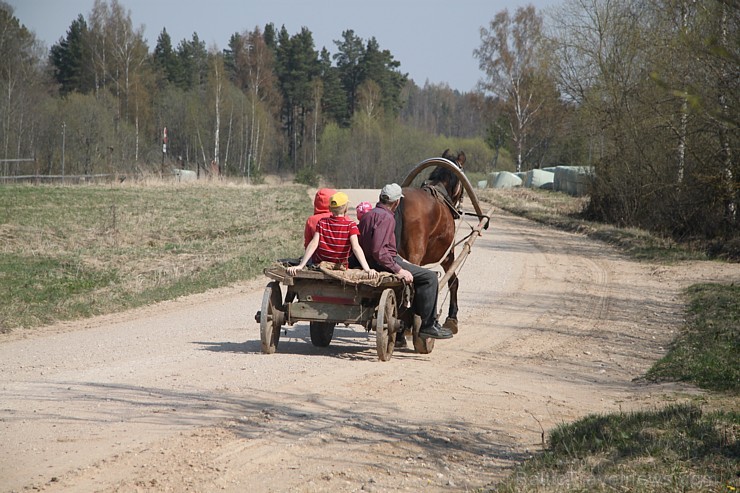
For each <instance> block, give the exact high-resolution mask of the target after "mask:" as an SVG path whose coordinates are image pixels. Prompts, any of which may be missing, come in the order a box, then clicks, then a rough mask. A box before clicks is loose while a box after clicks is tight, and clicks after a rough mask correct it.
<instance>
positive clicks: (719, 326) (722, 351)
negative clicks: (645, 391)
mask: <svg viewBox="0 0 740 493" xmlns="http://www.w3.org/2000/svg"><path fill="white" fill-rule="evenodd" d="M687 294H688V297H689V305H688V315H689V317H688V320H687V322H688V323H687V326H686V328H685V329H684V330H682V331H681V333H680V334H679V336H678V337H677V339H676V340H675V341H674V342H673V344H672V345H671V348H670V350H669V351H668V354H666V355H665V356H664V357H663V358H662V359H661V360H660V361H658V362H657V363H656V364H655V365H654V366H653V367H652V368H651V369H650V371H649V372H648V374H647V378H648V379H651V380H654V381H658V380H671V381H683V382H691V383H694V384H696V385H698V386H699V387H701V388H704V389H709V390H717V391H725V392H731V393H735V394H738V393H740V285H729V286H727V285H721V284H697V285H694V286H691V287H690V288H689V289H688V292H687Z"/></svg>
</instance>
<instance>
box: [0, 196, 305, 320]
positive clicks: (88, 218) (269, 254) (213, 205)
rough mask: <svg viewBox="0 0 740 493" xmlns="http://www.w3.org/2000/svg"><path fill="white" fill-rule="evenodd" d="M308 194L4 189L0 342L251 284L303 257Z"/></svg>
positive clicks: (0, 222)
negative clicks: (280, 262)
mask: <svg viewBox="0 0 740 493" xmlns="http://www.w3.org/2000/svg"><path fill="white" fill-rule="evenodd" d="M312 210H313V209H312V203H311V199H310V197H309V196H308V195H307V193H306V189H305V187H301V186H293V185H290V186H257V187H255V186H246V185H228V184H208V183H206V184H204V183H198V184H182V183H180V184H177V183H175V184H173V183H169V184H166V183H162V184H145V185H137V184H134V185H123V184H120V185H109V186H105V185H101V186H98V185H93V186H74V187H64V186H3V187H2V188H0V253H1V254H2V255H0V332H9V331H12V330H18V329H22V328H24V327H35V326H40V325H44V324H49V323H53V322H55V321H61V320H71V319H76V318H80V317H87V316H91V315H97V314H103V313H111V312H115V311H119V310H122V309H127V308H132V307H136V306H142V305H146V304H150V303H154V302H157V301H162V300H166V299H172V298H175V297H178V296H183V295H188V294H193V293H198V292H203V291H205V290H208V289H210V288H214V287H220V286H225V285H228V284H231V283H234V282H237V281H241V280H247V279H250V278H254V277H255V276H256V275H258V274H259V273H260V272H261V271H262V269H263V268H264V267H265V266H267V265H268V264H269V263H271V262H272V261H273V260H274V259H276V258H280V257H284V256H298V255H300V253H301V250H302V248H301V247H302V238H303V223H304V221H305V218H306V217H307V216H308V215H310V214H311V212H312Z"/></svg>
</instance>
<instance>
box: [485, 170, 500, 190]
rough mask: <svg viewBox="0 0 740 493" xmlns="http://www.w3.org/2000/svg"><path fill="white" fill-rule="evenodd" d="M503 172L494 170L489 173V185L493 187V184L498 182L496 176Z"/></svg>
mask: <svg viewBox="0 0 740 493" xmlns="http://www.w3.org/2000/svg"><path fill="white" fill-rule="evenodd" d="M499 173H501V172H500V171H493V172H492V173H488V186H489V187H491V188H493V184H494V183H496V177H497V176H498V175H499Z"/></svg>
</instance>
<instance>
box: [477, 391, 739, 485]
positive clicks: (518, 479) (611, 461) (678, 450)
mask: <svg viewBox="0 0 740 493" xmlns="http://www.w3.org/2000/svg"><path fill="white" fill-rule="evenodd" d="M739 433H740V414H739V413H737V412H724V411H714V412H709V413H705V412H702V410H701V409H700V408H699V407H698V406H696V405H694V404H681V405H671V406H668V407H666V408H664V409H661V410H655V411H644V412H635V413H619V414H610V415H603V416H602V415H594V416H588V417H586V418H583V419H581V420H579V421H577V422H575V423H572V424H568V425H562V426H560V427H558V428H556V429H555V430H554V431H553V432H552V433H551V434H550V438H549V444H550V445H549V449H548V450H547V451H545V452H543V453H541V454H539V455H538V456H536V457H535V458H533V459H531V460H529V461H527V462H525V463H524V464H523V465H521V466H520V467H518V468H517V469H516V471H515V472H514V473H513V474H512V475H511V476H510V477H509V478H508V479H506V480H505V481H503V482H501V483H499V484H498V485H496V487H495V488H493V489H492V490H487V491H496V492H502V493H503V492H507V493H508V492H525V491H526V492H587V491H588V492H594V493H601V492H604V493H606V492H614V491H629V492H632V493H656V492H665V493H669V492H670V493H674V492H676V491H681V492H697V493H698V492H728V491H736V489H737V487H738V477H737V472H738V471H737V465H738V457H739V456H740V440H738V434H739Z"/></svg>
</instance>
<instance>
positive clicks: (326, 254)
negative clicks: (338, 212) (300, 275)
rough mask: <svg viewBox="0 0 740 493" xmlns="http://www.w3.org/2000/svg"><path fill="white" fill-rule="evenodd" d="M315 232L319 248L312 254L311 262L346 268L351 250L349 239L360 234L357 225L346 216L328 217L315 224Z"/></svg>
mask: <svg viewBox="0 0 740 493" xmlns="http://www.w3.org/2000/svg"><path fill="white" fill-rule="evenodd" d="M316 232H318V233H319V246H318V247H317V248H316V252H314V254H313V261H314V262H315V263H319V262H322V261H325V262H334V263H336V264H342V265H344V266H345V267H347V266H348V265H347V259H349V253H350V251H351V250H352V244H351V243H350V242H349V238H350V236H352V235H358V236H359V234H360V230H359V229H357V224H356V223H355V222H354V221H353V220H351V219H349V218H348V217H347V216H337V217H335V216H330V217H325V218H323V219H321V220H320V221H319V222H318V224H316Z"/></svg>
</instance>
